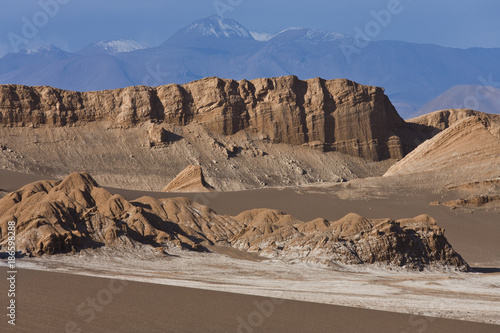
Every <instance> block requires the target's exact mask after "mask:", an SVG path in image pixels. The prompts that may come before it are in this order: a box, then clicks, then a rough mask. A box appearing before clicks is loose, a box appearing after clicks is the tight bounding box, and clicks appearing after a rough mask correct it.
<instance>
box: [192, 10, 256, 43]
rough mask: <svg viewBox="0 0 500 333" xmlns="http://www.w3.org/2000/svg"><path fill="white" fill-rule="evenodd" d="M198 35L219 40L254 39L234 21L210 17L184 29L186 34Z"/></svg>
mask: <svg viewBox="0 0 500 333" xmlns="http://www.w3.org/2000/svg"><path fill="white" fill-rule="evenodd" d="M192 33H194V34H198V35H202V36H214V37H217V38H231V37H239V38H244V39H253V37H252V35H251V34H250V32H249V31H248V30H247V29H246V28H245V27H244V26H242V25H241V24H239V23H238V22H236V21H235V20H232V19H224V18H222V17H220V16H210V17H208V18H205V19H202V20H198V21H196V22H194V23H193V24H191V25H190V26H188V27H187V28H185V29H184V34H192Z"/></svg>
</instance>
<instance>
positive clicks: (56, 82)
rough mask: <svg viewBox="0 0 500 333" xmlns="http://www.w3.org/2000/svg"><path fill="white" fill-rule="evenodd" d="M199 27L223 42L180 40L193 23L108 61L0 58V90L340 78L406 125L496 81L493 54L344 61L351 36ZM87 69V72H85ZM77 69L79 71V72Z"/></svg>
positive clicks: (412, 47) (415, 52)
mask: <svg viewBox="0 0 500 333" xmlns="http://www.w3.org/2000/svg"><path fill="white" fill-rule="evenodd" d="M203 21H206V22H208V23H205V25H204V26H202V27H205V28H204V29H201V30H204V31H205V32H206V31H210V29H211V28H210V24H211V27H212V28H213V29H214V32H215V34H216V35H219V36H223V37H224V38H217V37H215V35H212V36H210V34H208V35H205V36H204V35H203V31H201V30H200V32H199V33H195V32H196V29H195V30H191V33H193V34H194V35H193V34H190V36H191V37H189V38H186V39H183V36H184V35H183V34H182V31H186V29H188V28H189V27H193V24H192V25H189V26H188V27H186V28H183V29H181V30H180V31H179V32H178V33H179V34H180V35H178V36H177V37H176V38H174V36H175V35H174V36H172V37H171V38H169V39H167V40H166V41H165V42H164V43H163V44H162V45H161V46H158V47H153V48H147V49H141V50H137V51H132V52H127V53H118V54H114V55H112V56H109V58H102V57H101V58H99V57H96V56H95V55H90V56H83V55H78V54H74V53H69V54H68V55H67V57H65V58H64V59H60V58H58V57H57V56H55V53H54V56H53V59H52V60H51V61H47V60H41V59H39V58H37V57H34V56H32V57H29V56H28V57H27V58H26V57H25V58H26V59H25V60H24V61H26V62H27V63H23V64H20V63H18V64H17V65H15V64H14V63H12V57H13V55H12V54H9V55H7V56H5V57H4V58H2V59H0V83H4V84H11V83H14V84H26V85H49V86H55V87H58V88H64V89H70V90H78V91H93V90H102V89H115V88H123V87H127V86H133V85H140V84H145V82H147V84H148V85H164V84H170V83H177V84H184V83H187V82H191V81H193V80H196V79H201V78H203V77H211V76H218V77H229V78H233V79H237V80H241V79H248V80H250V79H256V78H259V77H278V76H284V75H296V76H298V77H300V78H301V79H309V78H314V77H319V76H321V77H326V78H329V79H335V78H343V77H347V78H349V79H352V80H354V81H357V82H362V83H364V84H367V85H375V86H383V87H385V88H386V90H387V93H388V95H389V97H391V100H392V101H393V103H394V105H396V107H397V109H398V110H399V111H400V113H401V114H402V115H403V117H404V118H408V117H409V116H411V115H414V114H415V113H416V112H417V110H419V109H420V108H421V107H422V106H423V105H424V104H426V103H427V102H428V101H430V100H431V99H432V98H434V97H435V96H436V92H440V91H445V90H447V89H449V88H450V87H453V86H455V85H458V84H478V83H480V82H482V81H478V80H479V79H478V78H481V77H486V78H487V77H489V75H492V77H495V78H496V77H498V76H500V72H499V69H498V66H497V64H498V60H497V59H498V58H500V49H479V48H475V49H466V50H462V49H452V48H446V47H440V46H436V45H425V44H422V45H421V44H412V43H405V42H395V41H374V42H371V43H369V44H368V45H367V46H366V47H364V48H357V51H359V52H356V53H355V54H353V55H352V56H351V59H350V61H348V59H346V57H345V55H344V53H343V51H342V45H341V44H342V41H343V40H347V42H349V40H350V39H352V37H349V36H345V35H343V34H338V33H332V32H323V31H316V30H313V29H305V28H304V29H295V30H291V29H285V30H283V31H281V33H278V34H275V35H274V38H270V39H268V40H267V41H257V40H255V38H253V37H252V35H251V34H250V32H249V31H248V29H246V28H245V27H243V26H242V25H241V24H239V23H237V22H236V21H224V20H222V19H221V18H214V17H211V18H208V19H204V20H200V22H203ZM219 21H220V22H219ZM210 22H212V23H210ZM224 22H229V23H224ZM219 23H220V24H219ZM195 25H196V24H195ZM227 26H228V27H229V28H227ZM206 28H208V30H207V29H206ZM216 28H217V29H216ZM224 33H227V35H228V36H229V37H231V38H229V37H227V36H225V34H224ZM354 46H356V44H355V43H354ZM101 55H102V54H101ZM16 57H18V56H14V58H16ZM68 57H69V58H68ZM419 59H425V61H420V60H419ZM89 63H91V64H92V65H88V66H86V65H85V64H89ZM82 64H83V65H82ZM108 66H109V67H111V68H112V70H110V71H108V72H107V73H106V77H105V78H102V79H101V80H98V81H96V80H94V79H93V77H98V76H100V75H102V72H103V71H105V69H106V67H108ZM82 67H85V70H81V68H82ZM68 77H71V78H72V79H71V80H68ZM451 107H453V106H451V105H450V106H448V108H451Z"/></svg>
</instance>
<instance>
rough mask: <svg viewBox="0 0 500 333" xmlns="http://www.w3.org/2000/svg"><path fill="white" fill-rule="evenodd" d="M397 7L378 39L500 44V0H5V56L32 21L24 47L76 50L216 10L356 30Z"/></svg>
mask: <svg viewBox="0 0 500 333" xmlns="http://www.w3.org/2000/svg"><path fill="white" fill-rule="evenodd" d="M43 7H45V12H48V13H49V14H44V9H43ZM57 7H58V8H57ZM217 8H219V9H218V10H217ZM389 8H393V9H394V8H396V9H397V10H393V12H395V13H396V12H397V14H391V16H390V19H389V21H387V19H386V21H384V25H385V26H382V27H381V29H380V31H376V32H377V33H376V36H375V37H374V38H373V39H392V40H402V41H408V42H417V43H433V44H439V45H443V46H451V47H460V48H468V47H500V20H499V19H498V18H499V17H500V1H496V0H474V1H472V0H471V1H465V0H439V1H430V0H348V1H337V0H336V1H328V0H308V1H305V0H273V1H269V0H183V1H179V0H176V1H170V0H167V1H165V0H141V1H138V0H100V1H98V0H23V1H19V0H0V56H2V55H3V54H5V52H7V51H12V49H13V48H12V43H11V42H10V41H9V36H10V39H12V38H15V37H13V36H19V37H21V38H24V37H25V36H26V35H23V26H25V25H26V22H29V23H31V24H33V23H34V22H36V23H37V24H38V27H37V26H35V28H36V31H33V30H29V29H27V30H26V31H28V32H29V33H28V35H27V36H28V37H29V38H24V39H23V40H22V43H21V42H19V44H18V45H20V46H22V47H21V48H23V47H27V48H36V47H39V46H42V45H46V44H54V45H56V46H58V47H60V48H62V49H64V50H67V51H76V50H78V49H80V48H82V47H84V46H85V45H87V44H89V43H91V42H93V41H98V40H110V39H123V38H131V39H135V40H137V41H139V42H141V43H143V44H145V45H147V46H155V45H158V44H160V43H161V42H163V41H164V40H166V39H167V38H168V37H169V36H171V35H172V34H174V33H175V32H176V31H177V30H179V29H180V28H182V27H184V26H186V25H188V24H190V23H191V22H193V21H195V20H197V19H199V18H203V17H207V16H210V15H214V14H216V13H222V14H223V15H224V16H225V17H228V18H233V19H235V20H237V21H238V22H240V23H241V24H243V25H244V26H245V27H247V28H248V29H249V30H254V31H259V32H262V31H265V32H270V33H273V32H278V31H280V30H283V29H285V28H287V27H306V28H315V29H321V30H328V31H336V32H343V33H347V34H351V35H353V34H354V33H355V29H356V28H359V29H361V30H365V29H366V28H367V27H369V25H370V22H372V21H374V20H375V18H374V13H381V11H384V13H387V11H388V9H389Z"/></svg>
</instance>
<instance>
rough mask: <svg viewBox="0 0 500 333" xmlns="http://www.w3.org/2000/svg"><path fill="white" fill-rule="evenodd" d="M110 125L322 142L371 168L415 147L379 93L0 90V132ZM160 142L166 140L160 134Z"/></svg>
mask: <svg viewBox="0 0 500 333" xmlns="http://www.w3.org/2000/svg"><path fill="white" fill-rule="evenodd" d="M91 121H111V122H112V123H113V124H115V125H120V126H134V125H137V124H140V123H144V122H149V121H154V122H160V123H165V124H171V125H178V126H185V125H187V124H201V125H202V126H203V127H205V128H207V129H208V130H210V131H213V132H214V133H218V134H223V135H232V134H235V133H238V132H241V131H244V132H246V133H248V134H251V135H255V136H257V137H259V138H261V139H263V140H268V141H270V142H273V143H288V144H293V145H300V144H304V143H310V142H316V143H317V142H319V143H321V144H323V145H324V146H325V147H326V149H328V150H335V151H340V152H343V153H347V154H350V155H352V156H360V157H363V158H366V159H370V160H382V159H388V158H395V159H400V158H402V157H403V156H404V155H405V154H406V153H408V152H409V151H411V150H412V149H413V148H414V147H415V146H416V144H417V143H416V142H414V140H413V138H410V137H409V136H408V126H407V125H406V123H405V122H404V121H403V119H401V118H400V117H399V115H398V114H397V112H396V110H395V109H394V107H393V106H392V104H391V102H390V101H389V99H388V97H387V96H386V95H385V94H384V90H383V89H382V88H377V87H370V86H363V85H360V84H357V83H355V82H352V81H349V80H344V79H338V80H323V79H319V78H317V79H311V80H307V81H302V80H299V79H298V78H297V77H295V76H287V77H280V78H271V79H257V80H253V81H246V80H242V81H233V80H224V79H219V78H207V79H203V80H199V81H195V82H191V83H188V84H185V85H177V84H171V85H167V86H160V87H157V88H151V87H145V86H139V87H129V88H125V89H117V90H112V91H100V92H87V93H78V92H71V91H64V90H59V89H55V88H50V87H26V86H19V85H4V86H0V124H3V125H5V126H35V127H36V126H43V125H49V126H70V125H80V124H85V123H88V122H91ZM160 136H161V134H160Z"/></svg>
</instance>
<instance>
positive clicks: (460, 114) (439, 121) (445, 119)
mask: <svg viewBox="0 0 500 333" xmlns="http://www.w3.org/2000/svg"><path fill="white" fill-rule="evenodd" d="M469 117H478V118H481V119H486V120H490V121H497V122H500V115H496V114H488V113H484V112H479V111H475V110H471V109H446V110H440V111H435V112H432V113H429V114H426V115H423V116H420V117H417V118H413V119H409V120H407V122H408V123H410V124H417V125H421V126H423V127H426V128H428V129H429V130H431V131H435V130H437V131H443V130H445V129H447V128H448V127H451V126H453V125H455V124H456V123H458V122H460V121H462V120H464V119H466V118H469Z"/></svg>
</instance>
